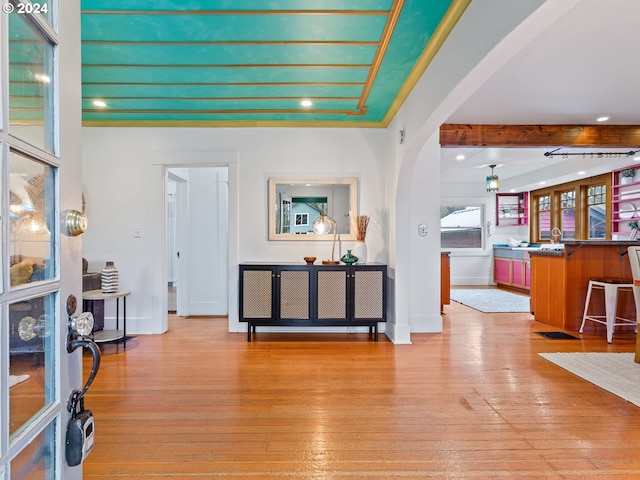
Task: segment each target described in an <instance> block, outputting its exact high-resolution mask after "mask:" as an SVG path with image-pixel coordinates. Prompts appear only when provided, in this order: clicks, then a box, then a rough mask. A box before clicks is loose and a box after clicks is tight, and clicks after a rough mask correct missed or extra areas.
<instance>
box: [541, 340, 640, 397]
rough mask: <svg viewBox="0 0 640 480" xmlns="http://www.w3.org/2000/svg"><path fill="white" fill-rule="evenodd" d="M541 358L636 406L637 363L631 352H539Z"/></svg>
mask: <svg viewBox="0 0 640 480" xmlns="http://www.w3.org/2000/svg"><path fill="white" fill-rule="evenodd" d="M539 355H540V356H541V357H542V358H545V359H546V360H548V361H550V362H551V363H554V364H556V365H558V366H559V367H562V368H564V369H565V370H568V371H570V372H571V373H573V374H575V375H577V376H579V377H580V378H584V379H585V380H587V381H588V382H591V383H593V384H594V385H597V386H598V387H600V388H603V389H604V390H606V391H608V392H611V393H613V394H614V395H617V396H619V397H620V398H623V399H624V400H626V401H628V402H631V403H633V404H634V405H637V406H639V407H640V364H638V363H635V362H634V361H633V357H634V354H633V353H581V352H580V353H540V354H539Z"/></svg>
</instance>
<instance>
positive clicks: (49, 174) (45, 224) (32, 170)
mask: <svg viewBox="0 0 640 480" xmlns="http://www.w3.org/2000/svg"><path fill="white" fill-rule="evenodd" d="M10 162H11V165H10V174H9V188H10V193H9V219H10V222H9V224H10V226H9V246H10V255H11V258H10V260H11V262H10V263H11V267H10V277H11V287H12V288H13V287H16V286H19V285H24V284H26V283H32V282H35V281H38V280H49V279H52V278H54V277H55V265H54V261H55V256H54V255H53V252H54V236H53V235H52V234H51V232H54V231H55V223H54V219H55V216H54V169H53V168H52V167H50V166H48V165H46V164H44V163H41V162H37V161H35V160H32V159H31V158H28V157H26V156H24V155H21V154H19V153H17V152H15V151H12V152H11V160H10Z"/></svg>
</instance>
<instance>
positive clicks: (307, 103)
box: [300, 99, 313, 107]
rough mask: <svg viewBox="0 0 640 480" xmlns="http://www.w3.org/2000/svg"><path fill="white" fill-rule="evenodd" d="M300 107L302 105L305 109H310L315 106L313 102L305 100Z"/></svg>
mask: <svg viewBox="0 0 640 480" xmlns="http://www.w3.org/2000/svg"><path fill="white" fill-rule="evenodd" d="M300 105H302V106H303V107H310V106H311V105H313V102H312V101H311V100H307V99H305V100H302V101H301V102H300Z"/></svg>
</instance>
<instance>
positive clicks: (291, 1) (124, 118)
mask: <svg viewBox="0 0 640 480" xmlns="http://www.w3.org/2000/svg"><path fill="white" fill-rule="evenodd" d="M469 1H470V0H183V1H180V2H177V1H175V0H154V1H151V0H127V1H122V0H82V95H83V113H82V117H83V123H84V125H88V126H111V125H112V126H136V125H151V126H153V125H158V126H173V125H175V126H235V127H238V126H356V127H357V126H361V127H384V126H386V125H387V124H388V122H389V121H390V120H391V118H392V117H393V115H394V114H395V112H396V111H397V109H398V107H399V106H400V104H401V103H402V101H403V100H404V98H406V96H407V95H408V93H409V92H410V90H411V88H412V87H413V85H414V84H415V82H416V81H417V80H418V78H419V76H420V75H421V74H422V73H423V72H424V69H425V68H426V67H427V65H428V63H429V62H430V60H431V59H432V58H433V56H434V55H435V53H436V52H437V50H438V48H439V47H440V45H441V44H442V42H443V41H444V39H445V38H446V36H447V35H448V33H449V32H450V31H451V29H452V28H453V26H454V25H455V22H456V21H457V20H458V18H459V17H460V15H461V14H462V12H463V11H464V9H465V8H466V6H467V5H468V4H469ZM96 100H99V101H102V102H104V104H106V105H104V106H96V105H95V104H94V102H95V101H96ZM302 100H309V101H310V102H311V105H310V106H303V105H301V102H302Z"/></svg>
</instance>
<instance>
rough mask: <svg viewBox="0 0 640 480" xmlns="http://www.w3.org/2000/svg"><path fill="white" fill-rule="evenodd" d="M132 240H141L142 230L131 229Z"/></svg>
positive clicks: (138, 228)
mask: <svg viewBox="0 0 640 480" xmlns="http://www.w3.org/2000/svg"><path fill="white" fill-rule="evenodd" d="M133 238H142V229H141V228H140V227H136V228H134V229H133Z"/></svg>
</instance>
